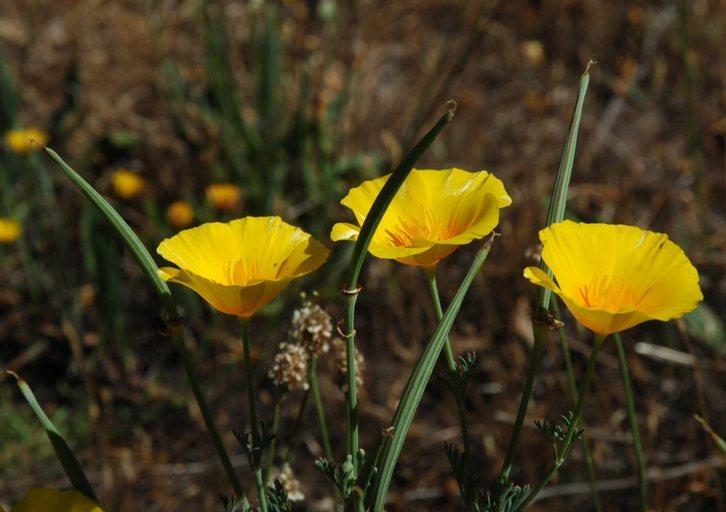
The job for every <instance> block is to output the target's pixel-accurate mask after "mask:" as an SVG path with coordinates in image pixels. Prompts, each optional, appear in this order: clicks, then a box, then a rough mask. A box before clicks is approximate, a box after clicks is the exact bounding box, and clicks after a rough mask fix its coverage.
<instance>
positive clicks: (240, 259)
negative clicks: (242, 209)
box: [156, 217, 330, 318]
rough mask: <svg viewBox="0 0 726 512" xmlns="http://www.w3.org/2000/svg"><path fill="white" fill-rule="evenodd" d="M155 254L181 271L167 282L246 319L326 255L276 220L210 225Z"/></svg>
mask: <svg viewBox="0 0 726 512" xmlns="http://www.w3.org/2000/svg"><path fill="white" fill-rule="evenodd" d="M156 251H157V252H158V253H159V254H160V255H161V256H162V257H163V258H164V259H166V260H168V261H170V262H172V263H174V264H176V265H178V266H179V267H180V268H172V267H164V268H161V269H159V275H160V276H161V278H162V279H164V280H165V281H171V282H174V283H178V284H182V285H184V286H186V287H188V288H191V289H192V290H194V291H195V292H197V293H198V294H199V295H201V296H202V298H203V299H204V300H206V301H207V302H209V303H210V304H211V305H212V306H213V307H215V308H216V309H218V310H219V311H221V312H223V313H227V314H230V315H237V316H239V317H243V318H246V317H250V316H252V314H253V313H254V312H255V311H257V310H258V309H259V308H261V307H262V306H264V305H265V304H267V303H268V302H270V301H271V300H272V299H274V298H275V297H276V296H277V295H278V294H279V293H280V292H281V291H282V290H283V289H284V288H285V287H286V286H287V285H288V284H289V283H290V281H292V280H293V279H296V278H298V277H300V276H303V275H305V274H309V273H310V272H312V271H313V270H315V269H317V268H318V267H320V266H321V265H322V264H323V263H325V260H326V259H327V258H328V254H329V252H330V251H328V249H327V248H326V247H325V246H324V245H323V244H321V243H320V242H319V241H317V240H316V239H314V238H313V237H311V236H310V235H309V234H308V233H306V232H305V231H303V230H302V229H300V228H298V227H295V226H291V225H290V224H287V223H285V222H283V221H282V219H280V218H279V217H244V218H242V219H237V220H233V221H231V222H227V223H221V222H210V223H207V224H202V225H201V226H198V227H195V228H192V229H187V230H185V231H182V232H180V233H179V234H177V235H175V236H173V237H171V238H167V239H166V240H164V241H163V242H161V243H160V244H159V247H157V249H156Z"/></svg>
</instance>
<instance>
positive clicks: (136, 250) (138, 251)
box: [45, 148, 179, 322]
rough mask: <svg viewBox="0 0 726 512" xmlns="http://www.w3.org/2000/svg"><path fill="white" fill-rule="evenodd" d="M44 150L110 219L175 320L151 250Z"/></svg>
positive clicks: (173, 306) (52, 153) (60, 161)
mask: <svg viewBox="0 0 726 512" xmlns="http://www.w3.org/2000/svg"><path fill="white" fill-rule="evenodd" d="M45 152H46V153H48V154H49V155H50V157H51V158H52V159H53V161H54V162H55V163H56V165H57V166H58V167H59V168H60V170H61V171H63V172H64V173H65V175H66V176H68V178H69V179H70V180H71V181H72V182H73V183H74V184H75V185H76V186H77V187H78V188H79V189H80V190H81V192H83V194H84V195H85V196H86V197H87V198H88V199H89V200H90V201H91V203H93V205H94V206H95V207H96V208H97V209H98V211H99V212H101V214H102V215H103V216H104V217H105V218H106V220H108V221H109V222H110V223H111V225H112V226H113V228H114V229H115V230H116V232H117V233H118V235H119V236H120V237H121V239H122V240H123V242H124V244H125V245H126V247H128V249H129V250H130V251H131V254H132V255H133V256H134V258H135V259H136V261H137V263H138V264H139V266H140V267H141V270H142V271H143V272H144V274H145V275H146V277H147V278H148V280H149V282H150V283H151V285H152V286H153V287H154V290H155V291H156V293H157V294H158V295H159V298H160V299H161V302H162V303H163V304H164V308H165V309H166V313H167V315H168V316H169V321H171V322H175V321H178V319H179V314H178V313H177V309H176V303H175V302H174V299H173V297H172V296H171V292H170V291H169V287H168V286H167V285H166V282H165V281H164V280H163V279H161V278H160V277H159V274H158V273H157V269H158V267H157V266H156V263H155V262H154V259H153V258H152V257H151V254H149V251H148V250H147V249H146V247H145V246H144V244H143V243H142V242H141V240H140V239H139V237H138V236H137V235H136V233H134V231H133V230H132V229H131V228H130V227H129V225H128V224H127V223H126V221H125V220H123V218H121V215H119V214H118V212H117V211H116V210H114V209H113V207H112V206H111V205H110V204H108V201H106V200H105V199H104V198H103V196H101V194H99V193H98V192H96V190H95V189H94V188H93V187H92V186H91V185H90V184H89V183H88V182H87V181H86V180H84V179H83V178H82V177H81V175H80V174H78V173H77V172H76V171H74V170H73V169H71V167H70V166H69V165H68V164H67V163H65V162H64V161H63V159H62V158H61V157H60V156H58V154H57V153H56V152H55V151H53V150H52V149H50V148H45Z"/></svg>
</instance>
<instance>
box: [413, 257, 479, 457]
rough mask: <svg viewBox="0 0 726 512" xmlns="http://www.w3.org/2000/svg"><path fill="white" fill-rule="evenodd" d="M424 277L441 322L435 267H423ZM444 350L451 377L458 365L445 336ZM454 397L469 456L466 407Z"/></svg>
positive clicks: (466, 451)
mask: <svg viewBox="0 0 726 512" xmlns="http://www.w3.org/2000/svg"><path fill="white" fill-rule="evenodd" d="M424 272H426V277H427V278H428V282H429V289H430V290H431V298H432V299H433V302H434V311H435V312H436V320H437V321H439V322H441V319H442V318H443V316H444V312H443V310H442V309H441V298H440V296H439V287H438V285H437V284H436V267H435V266H434V267H429V268H425V269H424ZM444 351H445V353H446V362H447V363H448V365H449V372H451V373H452V377H453V376H455V375H456V374H457V371H458V365H457V364H456V359H455V358H454V351H453V350H452V349H451V342H450V341H449V337H448V336H447V337H446V341H445V342H444ZM454 395H455V398H456V409H457V412H458V414H459V425H460V427H461V441H462V443H463V444H464V457H466V458H467V459H468V458H469V453H470V452H469V429H468V427H467V424H466V408H465V404H464V397H463V396H461V395H462V393H458V392H457V393H454Z"/></svg>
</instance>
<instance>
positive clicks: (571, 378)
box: [552, 300, 603, 512]
mask: <svg viewBox="0 0 726 512" xmlns="http://www.w3.org/2000/svg"><path fill="white" fill-rule="evenodd" d="M552 310H553V311H554V313H555V315H556V317H557V319H558V320H559V319H561V318H562V315H561V314H560V304H559V302H558V301H556V300H555V301H552ZM557 332H558V333H559V335H560V346H561V347H562V355H563V357H564V358H565V367H566V368H567V381H568V383H569V385H570V394H571V395H572V399H573V400H575V401H577V381H576V379H575V372H574V370H573V368H572V356H571V354H570V346H569V343H568V342H567V336H566V335H565V331H564V329H557ZM582 453H583V455H584V456H585V465H586V466H587V476H588V478H589V479H590V489H591V490H592V500H593V501H594V503H595V510H596V512H602V510H603V508H602V499H601V498H600V491H599V490H598V488H597V474H596V473H595V463H594V461H593V458H592V451H591V450H590V441H589V439H588V438H587V433H586V432H583V434H582Z"/></svg>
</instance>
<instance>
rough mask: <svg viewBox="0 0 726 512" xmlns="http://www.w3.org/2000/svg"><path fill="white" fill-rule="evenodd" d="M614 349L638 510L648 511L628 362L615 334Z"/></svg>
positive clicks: (646, 487)
mask: <svg viewBox="0 0 726 512" xmlns="http://www.w3.org/2000/svg"><path fill="white" fill-rule="evenodd" d="M614 337H615V347H616V348H617V350H618V361H619V363H620V375H621V377H622V379H623V389H624V390H625V403H626V406H627V409H628V422H629V423H630V434H631V435H632V436H633V449H635V462H636V464H637V468H638V490H639V493H640V510H642V511H643V512H647V510H648V482H647V480H646V479H645V459H644V457H643V446H642V444H641V443H640V433H639V432H638V418H637V417H636V416H635V401H634V400H633V386H632V384H631V382H630V374H629V372H628V360H627V358H626V357H625V349H624V348H623V341H622V340H621V339H620V334H619V333H616V334H615V336H614Z"/></svg>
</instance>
